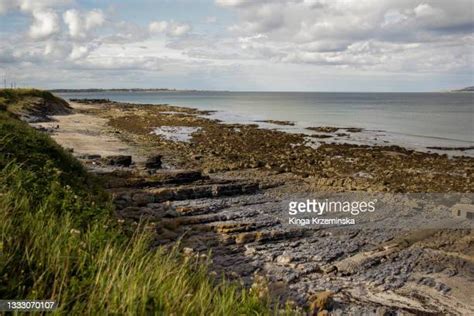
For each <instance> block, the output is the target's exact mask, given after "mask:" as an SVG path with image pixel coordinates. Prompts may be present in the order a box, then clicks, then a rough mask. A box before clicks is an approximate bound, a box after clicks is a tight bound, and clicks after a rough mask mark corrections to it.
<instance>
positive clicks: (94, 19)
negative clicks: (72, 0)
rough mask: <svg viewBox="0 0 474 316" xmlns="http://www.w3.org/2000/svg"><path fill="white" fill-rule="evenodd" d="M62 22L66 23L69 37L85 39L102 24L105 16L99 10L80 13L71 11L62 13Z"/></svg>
mask: <svg viewBox="0 0 474 316" xmlns="http://www.w3.org/2000/svg"><path fill="white" fill-rule="evenodd" d="M63 20H64V23H66V25H67V27H68V30H69V35H70V36H71V37H72V38H74V39H85V38H87V36H88V33H89V32H90V31H92V30H94V28H96V27H99V26H102V25H103V24H104V22H105V16H104V14H103V13H102V11H100V10H92V11H89V12H85V13H80V12H79V11H77V10H74V9H72V10H67V11H66V12H64V14H63Z"/></svg>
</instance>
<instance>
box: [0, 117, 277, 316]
mask: <svg viewBox="0 0 474 316" xmlns="http://www.w3.org/2000/svg"><path fill="white" fill-rule="evenodd" d="M91 181H92V180H91V178H90V177H89V175H87V173H86V172H85V171H84V170H83V169H82V168H81V167H80V165H79V164H78V163H77V161H75V160H74V159H73V158H72V157H71V156H70V155H69V154H68V153H65V152H64V151H63V150H62V149H61V148H60V147H59V146H57V145H56V144H55V143H54V142H53V141H52V140H51V139H50V138H49V137H48V136H46V135H43V134H40V133H38V132H36V131H34V130H33V129H31V128H30V127H29V126H27V125H26V124H24V123H22V122H19V121H17V120H16V119H15V118H13V117H11V116H9V115H7V114H5V113H1V112H0V297H1V298H3V299H8V298H9V299H53V300H56V301H57V302H58V303H59V307H58V309H57V310H56V313H58V314H78V313H81V314H82V313H86V314H106V313H113V314H129V315H132V314H133V315H135V314H174V315H269V314H273V313H274V311H272V309H271V308H270V307H269V302H268V300H263V301H262V299H260V298H258V297H257V293H252V292H249V291H248V290H245V289H242V288H241V287H239V286H238V285H236V284H232V283H229V282H226V281H219V282H218V281H216V280H215V279H213V278H212V277H211V276H210V275H209V270H208V267H207V265H206V263H205V262H202V261H198V260H197V259H188V258H183V257H181V256H180V255H179V253H178V252H176V251H165V250H164V249H154V250H152V249H150V241H151V238H152V235H151V233H149V232H147V230H146V229H144V227H143V226H142V225H139V227H138V228H137V229H134V230H125V229H123V227H121V226H120V225H119V224H118V223H117V221H115V220H114V219H113V217H112V216H111V212H112V209H111V206H110V203H108V200H107V196H106V195H105V194H103V192H102V191H101V190H100V188H99V187H98V185H97V184H96V183H95V182H94V181H92V182H91ZM127 232H129V233H127Z"/></svg>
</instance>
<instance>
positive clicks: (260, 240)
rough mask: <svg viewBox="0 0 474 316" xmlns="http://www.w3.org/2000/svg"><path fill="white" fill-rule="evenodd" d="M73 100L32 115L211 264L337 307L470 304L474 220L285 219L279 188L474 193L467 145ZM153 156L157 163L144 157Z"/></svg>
mask: <svg viewBox="0 0 474 316" xmlns="http://www.w3.org/2000/svg"><path fill="white" fill-rule="evenodd" d="M71 105H72V106H73V107H74V108H75V112H76V113H74V114H72V115H67V116H57V117H55V120H56V121H55V122H48V123H38V124H36V126H37V127H39V126H42V127H45V128H47V129H48V130H49V131H50V132H51V133H52V136H53V138H55V139H56V140H57V142H58V143H60V144H61V145H63V146H64V147H66V148H72V149H73V150H74V153H75V154H76V155H77V156H78V157H82V158H81V159H82V160H83V162H84V164H85V165H86V166H88V167H89V168H90V170H92V171H93V172H96V173H97V174H100V175H101V176H102V177H103V178H104V180H105V182H106V183H107V185H108V187H109V190H110V192H111V193H112V194H113V196H114V198H115V203H116V205H117V216H119V217H120V218H122V219H124V220H126V221H136V220H137V219H139V218H140V217H146V218H148V219H149V220H151V221H152V222H153V223H154V225H155V228H154V229H156V236H157V237H156V244H157V245H165V246H167V245H173V244H174V243H175V241H176V240H181V243H182V246H183V247H184V248H183V252H184V253H185V254H186V255H192V256H194V255H196V256H203V255H207V254H208V251H209V250H210V249H212V261H213V265H212V266H213V269H215V271H216V273H219V274H220V273H225V274H226V275H227V276H228V277H230V278H236V279H237V280H240V281H242V282H243V283H244V284H245V285H247V286H253V287H254V288H255V289H256V290H259V291H267V292H270V293H271V294H272V295H274V296H280V297H281V298H282V299H287V300H290V301H294V302H295V304H297V305H306V304H310V303H311V301H312V300H314V299H315V295H316V297H317V295H320V294H321V293H322V292H329V293H330V295H331V297H332V298H333V304H332V306H331V307H328V309H329V310H330V311H331V312H332V313H334V314H350V313H356V312H358V313H364V314H368V313H379V314H380V315H383V314H384V313H387V312H390V311H402V312H404V313H407V314H410V313H415V314H416V313H428V314H430V313H434V314H436V313H442V314H472V313H474V305H473V304H472V302H474V246H473V245H474V235H473V234H472V231H471V230H466V229H455V230H438V231H433V232H430V233H426V232H422V233H420V232H419V231H415V230H411V231H403V230H401V229H397V228H393V229H372V230H363V229H359V230H350V229H349V230H340V229H339V230H338V229H314V230H305V229H298V228H294V227H286V226H284V225H282V223H281V220H280V219H279V215H281V207H282V204H281V201H282V200H285V199H288V198H291V197H294V196H295V195H297V194H303V193H304V194H311V193H314V192H346V191H364V192H388V193H397V192H398V193H403V192H471V193H472V192H473V191H474V190H473V180H474V176H473V170H474V159H473V158H467V157H464V158H463V157H461V158H455V159H449V158H448V157H447V156H443V155H437V154H426V153H419V152H415V151H411V150H407V149H404V148H400V147H394V146H392V147H368V146H356V145H341V144H323V145H321V146H320V147H318V148H312V147H310V146H307V142H306V140H305V136H304V135H298V134H286V133H283V132H279V131H271V130H263V129H259V128H257V126H252V125H228V124H226V125H224V124H220V123H219V122H217V121H214V120H209V119H207V118H206V114H207V113H206V112H200V111H197V110H193V109H186V108H178V107H172V106H167V105H157V106H151V105H148V106H134V105H131V104H121V103H112V102H108V103H100V102H99V103H94V104H83V103H72V104H71ZM58 125H59V128H56V127H57V126H58ZM91 155H100V156H101V157H100V158H98V156H91ZM110 155H131V156H132V157H133V161H134V164H132V165H131V166H129V167H121V166H116V165H113V166H111V165H110V164H109V163H107V160H106V159H105V160H104V159H103V158H104V157H105V156H110ZM158 155H159V156H162V158H161V161H162V168H160V169H158V170H153V168H152V169H150V168H147V167H146V161H147V158H149V157H157V156H158ZM201 171H202V172H201ZM361 258H363V259H361Z"/></svg>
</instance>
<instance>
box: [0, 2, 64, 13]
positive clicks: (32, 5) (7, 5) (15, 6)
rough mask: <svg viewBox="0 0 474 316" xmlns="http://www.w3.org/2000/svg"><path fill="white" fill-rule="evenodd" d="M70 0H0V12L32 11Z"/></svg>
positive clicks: (62, 4) (59, 4) (62, 3)
mask: <svg viewBox="0 0 474 316" xmlns="http://www.w3.org/2000/svg"><path fill="white" fill-rule="evenodd" d="M70 3H71V0H0V14H4V13H6V12H8V11H10V10H21V11H23V12H33V11H35V10H41V9H49V8H53V7H57V6H64V5H67V4H70Z"/></svg>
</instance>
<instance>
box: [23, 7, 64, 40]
mask: <svg viewBox="0 0 474 316" xmlns="http://www.w3.org/2000/svg"><path fill="white" fill-rule="evenodd" d="M32 14H33V24H31V26H30V32H29V34H30V36H31V37H32V38H34V39H43V38H47V37H50V36H51V35H53V34H55V33H57V32H58V31H59V18H58V15H57V14H56V13H55V12H54V11H53V10H43V9H41V10H39V9H38V10H34V11H33V13H32Z"/></svg>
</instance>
